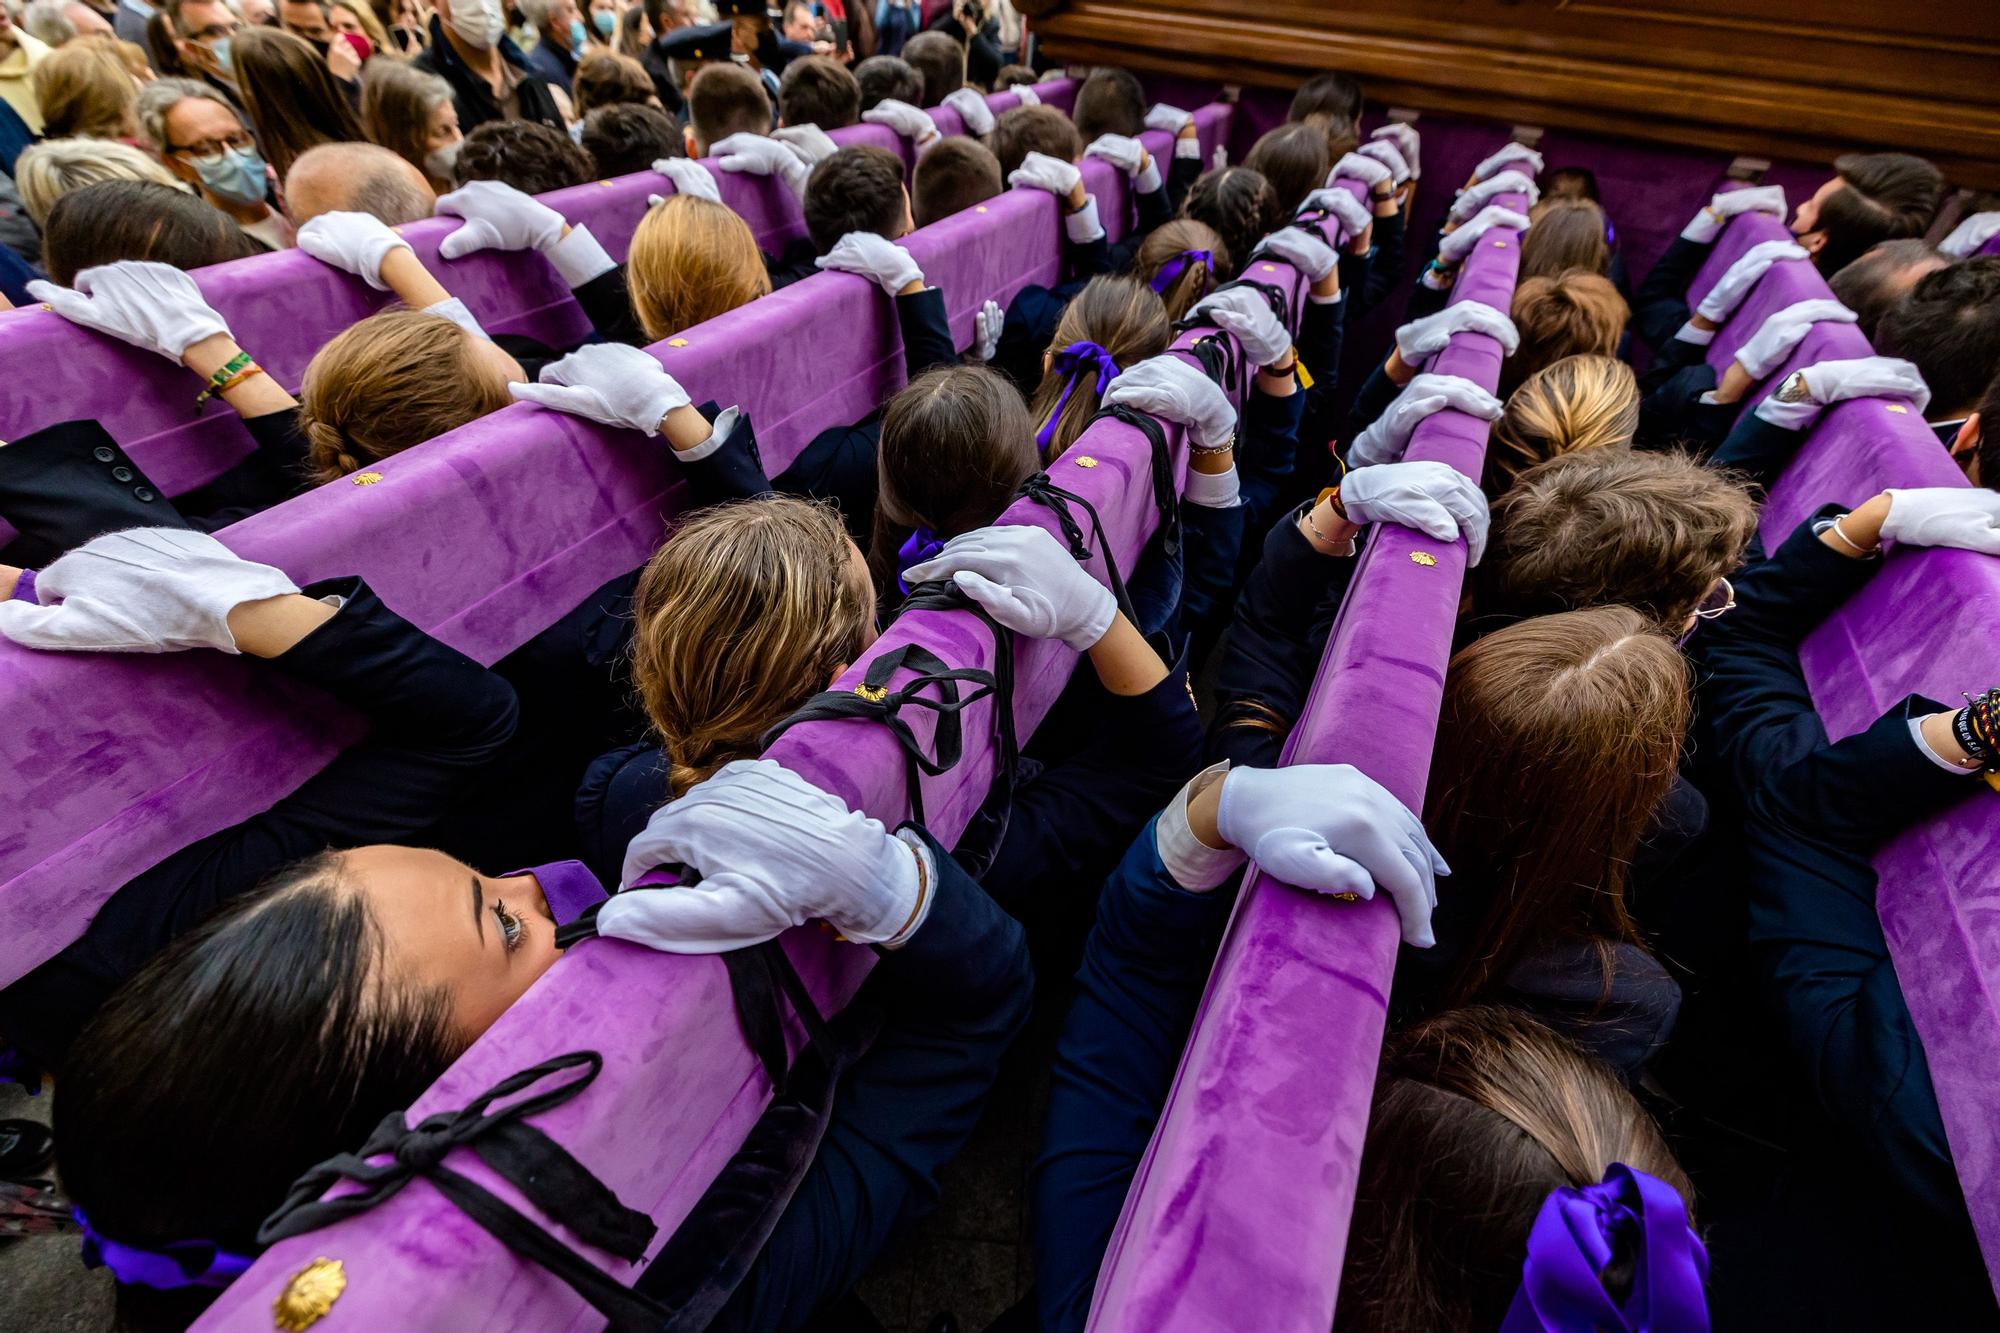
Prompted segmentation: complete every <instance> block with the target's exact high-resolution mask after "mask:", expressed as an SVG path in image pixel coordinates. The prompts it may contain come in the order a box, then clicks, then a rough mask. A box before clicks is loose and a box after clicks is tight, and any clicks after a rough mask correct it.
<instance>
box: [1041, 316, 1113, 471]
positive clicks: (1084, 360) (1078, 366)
mask: <svg viewBox="0 0 2000 1333" xmlns="http://www.w3.org/2000/svg"><path fill="white" fill-rule="evenodd" d="M1092 366H1095V367H1097V393H1098V396H1099V397H1100V398H1101V397H1103V396H1104V390H1105V386H1107V385H1109V384H1110V383H1111V381H1112V380H1113V379H1114V378H1116V377H1117V375H1118V363H1117V362H1116V361H1113V360H1112V359H1111V353H1109V352H1107V351H1105V350H1104V349H1103V348H1102V347H1099V346H1098V345H1097V344H1096V343H1094V342H1087V341H1086V342H1074V343H1071V344H1070V345H1069V346H1067V347H1065V348H1063V349H1062V350H1061V351H1060V352H1057V353H1056V355H1055V360H1054V361H1053V362H1052V363H1051V364H1050V366H1049V369H1051V370H1053V371H1055V372H1056V373H1057V374H1060V375H1061V376H1062V377H1063V380H1064V383H1063V391H1062V397H1060V398H1058V399H1056V405H1055V410H1054V411H1052V412H1050V413H1049V419H1048V420H1047V421H1044V422H1043V423H1042V428H1041V429H1040V430H1038V431H1036V432H1035V443H1036V444H1037V445H1039V446H1040V447H1041V448H1042V450H1043V451H1044V452H1046V451H1047V450H1048V447H1049V441H1050V440H1052V439H1054V438H1055V434H1056V422H1058V421H1060V420H1062V414H1063V408H1065V407H1067V406H1068V405H1069V396H1070V395H1071V394H1072V393H1075V392H1076V380H1077V376H1078V375H1080V374H1082V373H1083V372H1084V371H1086V370H1088V369H1089V368H1090V367H1092Z"/></svg>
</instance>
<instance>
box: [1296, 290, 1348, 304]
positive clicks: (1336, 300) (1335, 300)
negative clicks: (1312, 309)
mask: <svg viewBox="0 0 2000 1333" xmlns="http://www.w3.org/2000/svg"><path fill="white" fill-rule="evenodd" d="M1346 299H1347V288H1345V287H1342V288H1341V289H1340V290H1339V291H1337V292H1335V293H1334V294H1333V295H1332V296H1321V295H1320V294H1319V293H1318V292H1315V291H1307V292H1306V301H1307V302H1308V303H1309V304H1311V305H1339V304H1340V303H1341V302H1342V301H1345V300H1346Z"/></svg>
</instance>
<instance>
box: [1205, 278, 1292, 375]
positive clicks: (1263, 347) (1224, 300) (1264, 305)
mask: <svg viewBox="0 0 2000 1333" xmlns="http://www.w3.org/2000/svg"><path fill="white" fill-rule="evenodd" d="M1187 319H1188V321H1189V322H1190V323H1192V324H1213V325H1215V327H1217V328H1218V329H1221V330H1222V331H1223V332H1224V333H1227V334H1229V335H1230V336H1232V337H1234V338H1235V339H1236V341H1237V342H1239V343H1241V344H1243V350H1244V351H1245V352H1247V353H1249V355H1250V359H1251V360H1253V361H1255V362H1256V363H1257V364H1258V365H1260V366H1268V365H1273V364H1275V363H1277V362H1279V361H1282V360H1284V359H1285V353H1287V352H1289V351H1291V349H1292V335H1291V332H1290V331H1289V330H1288V329H1286V328H1285V326H1284V324H1283V323H1282V322H1281V321H1280V320H1279V319H1278V316H1277V314H1276V313H1275V312H1274V311H1273V310H1272V309H1271V303H1270V302H1269V301H1267V300H1265V299H1264V293H1262V292H1260V291H1258V290H1257V289H1256V288H1255V287H1223V288H1220V289H1218V290H1216V291H1212V292H1210V293H1209V294H1208V295H1207V296H1204V297H1202V298H1201V299H1200V300H1199V301H1196V302H1195V303H1194V305H1193V306H1192V307H1190V308H1189V310H1188V312H1187Z"/></svg>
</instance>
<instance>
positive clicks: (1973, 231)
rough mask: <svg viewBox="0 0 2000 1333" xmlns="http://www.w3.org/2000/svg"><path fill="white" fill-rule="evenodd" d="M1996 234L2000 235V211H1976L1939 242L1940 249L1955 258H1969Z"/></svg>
mask: <svg viewBox="0 0 2000 1333" xmlns="http://www.w3.org/2000/svg"><path fill="white" fill-rule="evenodd" d="M1995 236H2000V213H1974V214H1972V215H1971V216H1969V217H1965V218H1962V219H1960V220H1959V224H1958V225H1957V226H1956V227H1953V228H1952V229H1951V235H1949V236H1947V237H1945V238H1944V239H1943V240H1941V241H1939V242H1938V249H1940V250H1942V251H1944V252H1945V253H1946V254H1948V255H1950V256H1951V257H1952V258H1953V259H1969V258H1971V257H1972V256H1973V255H1974V254H1977V253H1978V251H1979V248H1980V247H1981V246H1983V245H1985V244H1986V243H1987V242H1988V241H1990V240H1992V239H1993V238H1994V237H1995Z"/></svg>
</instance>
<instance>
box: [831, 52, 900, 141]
mask: <svg viewBox="0 0 2000 1333" xmlns="http://www.w3.org/2000/svg"><path fill="white" fill-rule="evenodd" d="M854 82H855V83H856V84H857V85H858V86H859V87H860V89H861V109H862V110H863V111H873V110H874V109H875V108H876V107H878V106H880V105H881V104H882V103H883V102H886V101H895V102H908V103H909V104H910V105H911V106H915V105H916V104H917V103H919V102H921V101H923V100H924V76H923V75H921V74H919V73H917V72H916V71H915V70H914V69H911V68H910V65H909V62H908V61H905V60H903V59H901V58H899V57H897V56H895V55H893V54H887V55H873V56H870V57H868V58H867V59H866V60H864V61H862V62H861V63H860V64H858V65H856V66H855V67H854ZM820 128H821V129H825V128H826V126H824V125H822V126H820Z"/></svg>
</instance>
